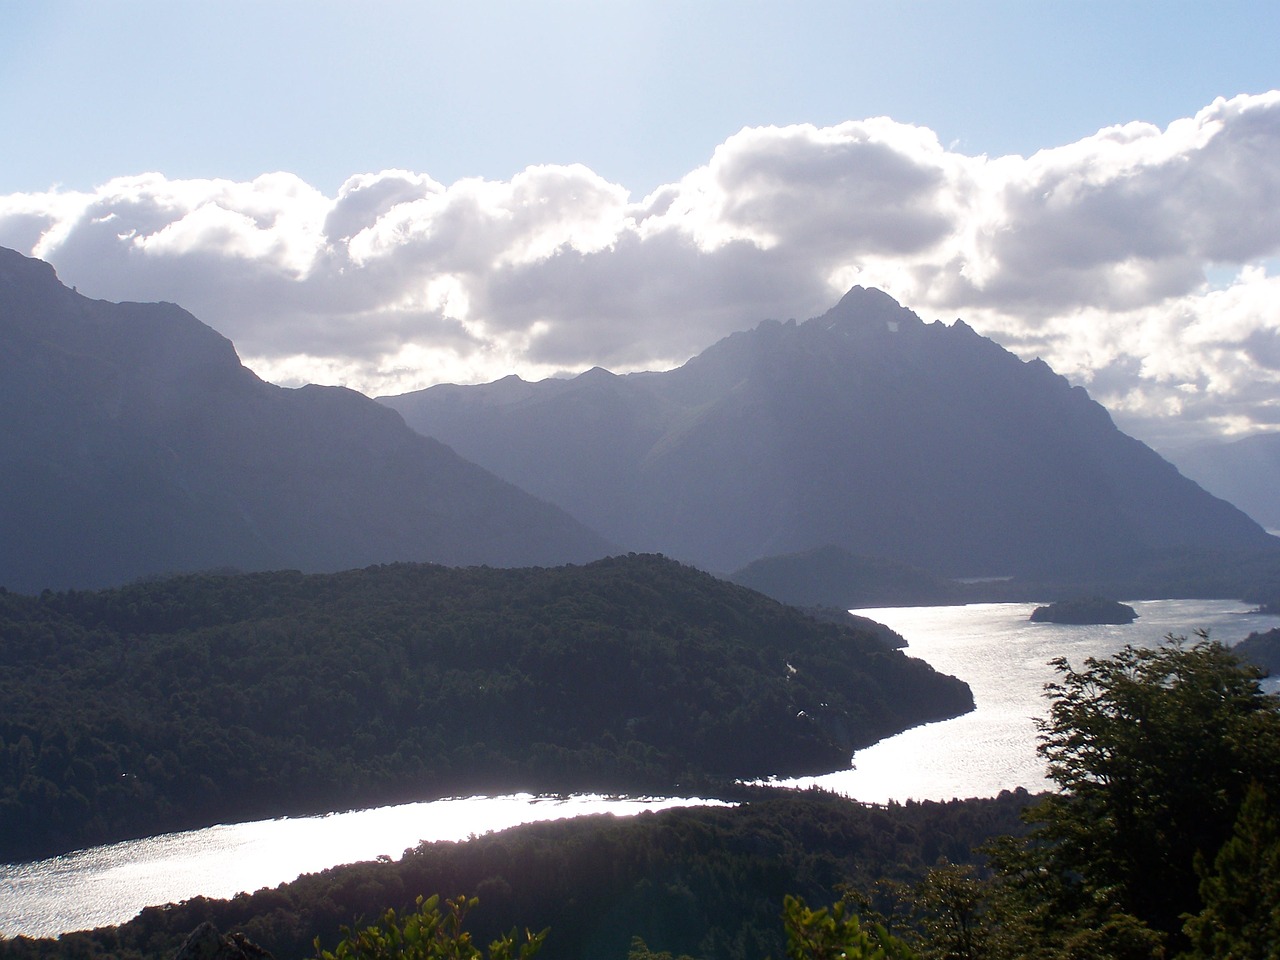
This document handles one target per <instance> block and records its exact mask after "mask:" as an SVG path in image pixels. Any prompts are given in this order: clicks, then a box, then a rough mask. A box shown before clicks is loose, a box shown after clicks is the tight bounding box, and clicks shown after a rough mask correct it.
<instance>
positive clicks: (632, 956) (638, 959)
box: [627, 937, 694, 960]
mask: <svg viewBox="0 0 1280 960" xmlns="http://www.w3.org/2000/svg"><path fill="white" fill-rule="evenodd" d="M627 960H694V958H693V957H691V956H689V955H688V954H687V953H682V954H680V956H678V957H673V956H672V955H671V951H670V950H662V951H654V950H650V949H649V945H648V944H647V943H645V942H644V938H643V937H632V938H631V949H630V950H628V951H627Z"/></svg>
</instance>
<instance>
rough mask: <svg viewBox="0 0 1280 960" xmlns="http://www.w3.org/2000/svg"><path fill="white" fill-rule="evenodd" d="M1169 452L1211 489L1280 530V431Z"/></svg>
mask: <svg viewBox="0 0 1280 960" xmlns="http://www.w3.org/2000/svg"><path fill="white" fill-rule="evenodd" d="M1169 456H1170V459H1171V460H1173V462H1174V463H1176V464H1177V465H1178V468H1179V469H1180V470H1181V471H1182V472H1183V473H1184V474H1186V475H1187V476H1188V477H1190V478H1191V479H1192V480H1194V481H1196V483H1198V484H1200V485H1201V486H1202V487H1204V488H1205V489H1206V490H1208V491H1209V492H1210V493H1212V494H1214V495H1215V496H1219V497H1222V498H1223V499H1224V500H1230V501H1231V502H1232V503H1234V504H1235V505H1236V506H1237V507H1239V508H1240V509H1241V510H1243V511H1244V512H1245V513H1247V514H1249V516H1251V517H1253V519H1255V520H1257V521H1258V522H1259V523H1260V524H1262V525H1263V526H1264V527H1266V528H1267V529H1268V530H1280V433H1260V434H1257V435H1256V436H1252V437H1245V438H1243V439H1241V440H1232V441H1217V442H1207V443H1201V444H1197V445H1196V446H1194V447H1190V448H1188V449H1185V450H1180V451H1177V452H1173V451H1170V453H1169Z"/></svg>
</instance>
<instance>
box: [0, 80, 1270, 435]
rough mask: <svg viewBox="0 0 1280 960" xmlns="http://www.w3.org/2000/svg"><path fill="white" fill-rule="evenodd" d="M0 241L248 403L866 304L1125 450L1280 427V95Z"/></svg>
mask: <svg viewBox="0 0 1280 960" xmlns="http://www.w3.org/2000/svg"><path fill="white" fill-rule="evenodd" d="M0 243H2V244H5V245H8V246H13V247H15V248H17V249H19V250H22V251H23V252H24V253H32V254H35V255H38V256H42V257H44V258H46V259H48V260H50V261H51V262H52V263H53V264H54V265H55V266H56V267H57V268H58V270H59V273H60V275H61V276H62V277H63V279H64V281H66V282H67V283H74V284H76V285H78V287H79V288H80V290H81V291H82V292H85V293H88V294H90V295H92V296H99V297H106V298H111V299H166V300H174V301H177V302H179V303H182V304H183V305H184V306H186V307H188V308H189V309H191V310H192V311H193V312H194V313H196V315H197V316H200V317H201V318H202V319H204V320H205V321H206V322H208V323H210V324H211V325H212V326H214V327H215V328H217V329H218V330H220V331H221V332H223V333H225V334H226V335H227V336H229V337H231V338H232V339H233V340H234V341H235V342H236V344H237V347H238V349H239V350H240V352H241V354H242V355H243V356H244V357H245V358H246V359H247V361H248V362H250V363H251V364H252V365H253V366H254V367H255V369H257V370H258V371H259V372H260V373H261V374H262V375H264V376H266V377H267V378H268V379H276V380H280V381H288V382H296V381H300V380H307V379H310V380H317V381H322V382H344V383H346V384H348V385H350V386H353V387H356V388H358V389H362V390H365V391H366V392H369V393H373V394H376V393H385V392H397V391H403V390H407V389H412V388H415V387H418V386H424V385H426V384H428V383H432V382H437V381H439V380H441V379H450V380H472V381H474V380H483V379H491V378H496V377H499V376H503V375H505V374H507V373H510V372H513V371H514V372H519V373H521V374H522V375H525V376H540V375H546V374H547V373H550V372H554V371H557V370H573V369H582V368H585V367H587V366H590V365H592V364H596V363H599V364H602V365H605V366H609V367H611V368H613V369H637V368H643V367H646V366H652V365H661V364H669V363H674V362H678V361H680V360H683V359H684V358H686V357H687V356H689V355H690V354H692V353H695V352H697V351H698V350H700V349H702V348H703V347H705V346H707V345H709V344H710V343H712V342H713V341H715V340H716V339H718V338H719V337H721V336H723V335H725V334H727V333H729V332H731V331H733V330H737V329H742V328H744V327H747V326H750V325H752V324H754V323H755V322H757V321H758V320H760V319H764V318H766V317H775V318H780V319H782V318H786V317H797V318H804V317H808V316H811V315H814V314H816V313H819V312H821V311H822V310H823V309H825V308H826V307H827V306H829V305H830V304H831V303H833V302H834V301H835V299H836V298H837V297H838V296H839V295H840V293H842V292H843V291H844V289H847V287H848V286H850V285H851V284H853V283H861V284H864V285H872V286H880V287H883V288H884V289H886V290H887V291H888V292H889V293H891V294H892V295H894V296H895V297H897V298H898V299H900V300H901V301H902V302H903V303H904V304H905V305H907V306H909V307H911V308H913V309H915V310H916V311H917V312H919V313H920V314H921V315H922V316H924V317H925V318H926V319H933V318H934V317H943V318H945V319H948V320H949V319H952V318H954V317H958V316H962V317H964V319H965V320H966V321H968V322H969V323H970V324H972V325H973V326H974V327H976V328H977V329H978V330H980V331H981V332H984V333H987V334H989V335H991V336H994V337H995V338H996V339H998V340H1000V341H1001V342H1003V343H1005V344H1006V345H1008V346H1009V347H1010V348H1011V349H1015V350H1017V351H1018V352H1020V353H1021V354H1023V355H1024V356H1032V355H1041V356H1043V357H1044V358H1045V359H1046V360H1047V361H1048V362H1049V363H1050V364H1051V365H1053V366H1054V367H1055V368H1056V369H1058V370H1059V371H1060V372H1062V373H1064V374H1066V375H1067V376H1069V377H1071V378H1072V379H1073V380H1075V381H1076V382H1081V383H1085V384H1087V385H1088V386H1089V387H1090V390H1091V391H1092V392H1094V393H1095V395H1097V396H1098V397H1099V399H1102V400H1103V401H1104V402H1108V403H1109V404H1110V405H1112V407H1113V409H1114V410H1116V412H1117V415H1118V416H1119V417H1121V419H1122V420H1123V421H1124V422H1125V423H1126V424H1127V425H1129V426H1130V427H1131V428H1133V429H1135V430H1137V432H1139V433H1141V432H1142V430H1143V429H1146V430H1148V431H1149V432H1152V433H1154V431H1155V430H1156V428H1157V426H1163V427H1171V426H1174V425H1176V423H1187V424H1191V425H1193V426H1194V425H1196V424H1199V425H1201V426H1203V427H1206V428H1214V429H1228V430H1239V429H1247V428H1249V427H1250V426H1251V425H1252V424H1274V423H1276V422H1277V421H1280V411H1278V410H1277V406H1276V403H1277V401H1276V400H1275V399H1274V398H1275V397H1277V395H1278V394H1280V317H1278V316H1277V306H1276V304H1277V303H1280V277H1278V274H1280V270H1278V269H1277V263H1278V262H1280V261H1278V260H1277V257H1280V93H1271V94H1266V95H1263V96H1255V97H1237V98H1235V99H1232V100H1218V101H1216V102H1214V103H1213V104H1211V105H1209V106H1207V107H1205V108H1204V109H1203V110H1202V111H1200V112H1199V113H1198V114H1196V116H1194V117H1189V118H1185V119H1182V120H1179V121H1177V122H1175V123H1173V124H1171V125H1170V126H1169V127H1168V128H1166V129H1163V130H1161V129H1158V128H1156V127H1154V126H1151V125H1149V124H1142V123H1131V124H1125V125H1122V126H1117V127H1111V128H1108V129H1106V130H1102V131H1100V132H1099V133H1097V134H1096V135H1094V136H1091V137H1088V138H1085V139H1083V140H1080V141H1078V142H1076V143H1072V144H1067V145H1064V146H1060V147H1056V148H1053V149H1047V150H1043V151H1041V152H1039V153H1037V154H1035V155H1033V156H1031V157H1019V156H1008V157H999V158H989V157H981V156H979V157H973V156H966V155H963V154H961V153H958V152H956V150H955V149H954V147H944V146H943V145H942V144H940V143H939V141H938V138H937V136H936V135H935V134H934V133H933V132H932V131H930V130H928V129H925V128H921V127H917V126H909V125H906V124H901V123H896V122H894V121H892V120H889V119H887V118H878V119H872V120H865V121H856V122H848V123H842V124H839V125H836V126H832V127H814V126H809V125H797V126H791V127H766V128H753V129H745V130H743V131H741V132H739V133H737V134H735V135H734V136H732V137H730V138H729V139H728V140H726V141H725V142H724V143H723V144H721V145H720V146H719V147H717V148H716V149H715V151H714V152H713V153H712V155H711V157H710V158H709V160H708V162H707V163H706V165H705V166H703V167H700V168H698V169H696V170H693V171H691V172H690V173H689V174H688V175H687V176H685V177H684V178H682V179H681V180H680V181H678V182H676V183H672V184H668V185H666V186H664V187H662V188H660V189H658V190H657V191H655V192H654V193H653V194H651V195H650V196H648V197H645V198H643V199H639V200H633V199H632V198H631V197H630V196H629V195H628V193H627V191H626V190H625V188H624V187H622V186H619V185H617V184H613V183H609V182H608V181H606V180H604V179H603V178H601V177H599V176H598V175H596V174H595V173H593V172H592V171H591V170H589V169H587V168H585V167H582V166H578V165H571V166H538V167H530V168H529V169H527V170H525V171H523V172H521V173H519V174H517V175H516V176H514V177H512V178H511V179H510V180H509V181H489V180H481V179H464V180H460V181H458V182H456V183H453V184H450V185H444V184H441V183H438V182H436V181H435V180H433V179H432V178H431V177H430V176H428V175H426V174H422V173H414V172H410V171H405V170H387V171H383V172H380V173H369V174H359V175H356V176H353V177H351V178H350V179H348V180H347V182H346V183H344V184H343V185H342V187H341V188H340V190H339V191H338V194H337V196H336V197H327V196H325V195H323V194H322V193H320V192H319V191H317V190H315V189H314V188H312V187H311V186H309V185H308V184H306V183H304V182H302V181H301V180H299V179H298V178H297V177H294V176H292V175H290V174H285V173H275V174H267V175H264V176H261V177H258V178H257V179H255V180H253V181H251V182H247V183H236V182H231V181H223V180H188V181H172V180H168V179H166V178H164V177H163V176H161V175H159V174H144V175H141V176H136V177H124V178H119V179H116V180H112V181H110V182H108V183H106V184H104V185H103V186H101V187H99V188H98V189H96V190H94V191H91V192H82V193H74V192H66V193H64V192H60V191H57V190H53V191H49V192H46V193H39V194H14V195H10V196H5V197H0ZM1209 277H1213V278H1214V279H1215V281H1216V282H1215V283H1214V284H1212V285H1211V284H1210V283H1209V282H1208V280H1207V278H1209ZM1224 277H1225V278H1227V279H1225V280H1223V278H1224ZM1171 417H1174V418H1177V419H1176V421H1175V420H1171V419H1170V418H1171Z"/></svg>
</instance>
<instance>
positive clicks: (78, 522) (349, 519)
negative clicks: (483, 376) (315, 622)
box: [0, 249, 613, 591]
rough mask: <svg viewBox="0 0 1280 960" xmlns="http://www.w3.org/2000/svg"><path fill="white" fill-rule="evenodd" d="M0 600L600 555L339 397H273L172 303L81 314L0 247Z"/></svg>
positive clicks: (513, 496)
mask: <svg viewBox="0 0 1280 960" xmlns="http://www.w3.org/2000/svg"><path fill="white" fill-rule="evenodd" d="M0 345H2V346H3V349H2V350H0V403H2V404H3V408H4V410H5V411H6V418H5V421H4V423H3V424H0V493H3V494H4V496H3V497H2V498H0V499H2V501H3V502H0V544H2V546H0V584H4V585H5V586H6V587H8V588H10V589H13V590H19V591H39V590H41V589H43V588H46V587H50V588H55V589H57V588H63V587H101V586H107V585H111V584H118V583H123V582H127V581H128V580H131V579H135V578H137V577H143V576H150V575H156V574H167V573H176V572H182V571H192V570H201V569H213V568H224V567H233V568H238V569H246V570H259V569H272V568H298V569H301V570H305V571H324V570H337V569H342V568H347V567H358V566H364V565H367V564H369V563H375V562H388V561H394V560H416V561H435V562H443V563H491V564H494V565H498V566H511V565H525V564H539V563H544V564H545V563H552V564H554V563H565V562H571V561H586V560H591V559H595V558H597V557H600V556H603V555H604V554H606V553H609V552H613V547H612V545H611V544H610V543H608V541H606V540H605V539H603V538H602V537H600V536H599V535H597V534H595V533H594V532H592V531H590V530H588V529H586V528H585V527H584V526H583V525H582V524H580V523H579V522H577V521H576V520H573V519H572V518H570V517H569V516H568V515H567V514H566V513H564V511H562V510H560V509H559V508H555V507H553V506H551V505H550V504H547V503H544V502H540V501H538V500H536V498H534V497H531V496H530V495H528V494H526V493H525V492H524V491H521V490H519V489H517V488H516V487H515V486H514V485H512V484H510V483H508V482H507V481H504V480H500V479H499V478H497V477H495V476H493V475H492V474H491V473H489V472H488V471H485V470H483V469H482V468H480V467H478V466H476V465H474V464H471V463H469V462H467V461H465V460H463V459H462V458H461V457H459V456H458V455H457V454H456V453H455V452H454V451H452V450H451V449H449V448H448V447H447V446H445V445H444V444H442V443H441V442H439V441H438V440H434V439H430V438H424V437H421V436H419V435H418V434H416V433H414V432H413V431H411V430H410V429H409V428H408V427H407V426H406V425H405V424H404V422H403V420H402V418H401V417H400V416H399V415H398V414H396V413H395V412H394V411H392V410H390V409H388V408H386V407H385V406H382V405H379V404H376V403H374V402H373V401H372V400H370V399H369V398H367V397H364V396H363V395H361V394H358V393H356V392H355V391H352V390H348V389H346V388H343V387H322V386H315V385H309V386H306V387H302V388H299V389H296V390H290V389H286V388H283V387H278V386H275V385H273V384H269V383H266V382H264V381H262V380H261V379H259V378H258V377H257V376H256V375H255V374H253V373H252V371H250V370H249V369H247V368H246V367H244V366H243V365H242V364H241V363H240V360H239V357H238V356H237V355H236V352H235V348H234V346H233V345H232V344H231V342H230V341H229V340H227V339H226V338H225V337H223V336H222V335H221V334H219V333H217V332H216V331H214V330H213V329H211V328H210V327H208V326H207V325H205V324H203V323H201V322H200V321H199V320H198V319H196V318H195V317H194V316H192V315H191V314H190V313H188V312H187V311H185V310H182V309H181V308H180V307H178V306H176V305H173V304H164V303H157V304H142V303H121V304H115V303H110V302H107V301H101V300H90V299H88V298H86V297H83V296H81V295H80V294H78V293H77V292H75V291H74V290H71V289H69V288H67V287H65V286H63V285H62V284H61V283H60V282H59V281H58V280H57V275H56V273H55V272H54V271H53V269H52V267H50V266H49V265H48V264H45V263H42V262H41V261H38V260H32V259H30V258H27V257H23V256H22V255H21V254H18V253H16V252H14V251H10V250H4V249H0Z"/></svg>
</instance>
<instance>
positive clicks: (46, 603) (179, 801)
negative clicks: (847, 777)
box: [0, 555, 972, 860]
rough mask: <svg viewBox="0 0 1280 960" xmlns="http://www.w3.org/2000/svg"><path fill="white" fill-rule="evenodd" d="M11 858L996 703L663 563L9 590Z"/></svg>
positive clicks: (2, 763) (665, 766) (907, 720)
mask: <svg viewBox="0 0 1280 960" xmlns="http://www.w3.org/2000/svg"><path fill="white" fill-rule="evenodd" d="M0 638H2V639H3V642H2V643H0V860H20V859H32V858H35V857H39V856H43V855H48V854H50V853H54V852H58V851H62V850H66V849H70V848H72V847H75V846H82V845H86V844H92V843H99V842H103V841H106V840H112V839H121V838H125V837H129V836H140V835H150V834H154V833H160V832H166V831H170V830H175V829H181V828H187V827H194V826H201V825H205V824H209V823H214V822H219V821H227V820H246V819H255V818H260V817H269V816H278V815H281V814H286V813H303V812H318V811H323V810H334V809H345V808H351V807H355V806H362V805H363V806H367V805H375V804H380V803H387V802H393V801H399V800H407V799H426V798H430V797H437V796H447V795H456V794H464V793H486V792H507V791H514V790H532V791H567V790H604V791H619V792H623V791H650V792H656V791H661V792H667V793H673V794H676V795H690V794H692V793H694V792H704V793H705V792H708V791H715V790H716V789H717V785H718V784H719V785H723V784H724V783H725V782H727V781H732V780H733V779H736V778H756V777H762V776H765V775H770V774H779V775H800V774H805V773H815V772H820V771H827V770H833V769H838V768H840V767H843V766H846V765H847V764H848V763H849V759H850V756H851V754H852V751H853V750H854V749H856V748H858V747H861V746H865V745H867V744H870V743H872V742H874V741H875V740H878V739H880V738H882V737H885V736H888V735H890V734H893V733H895V732H898V731H899V730H902V729H904V728H906V727H909V726H912V725H915V724H918V723H922V722H926V721H930V720H936V719H941V718H943V717H949V716H954V715H956V714H959V713H962V712H964V711H966V710H968V709H971V707H972V697H971V695H970V693H969V691H968V688H967V687H966V686H965V685H964V684H963V683H961V682H960V681H958V680H955V679H954V678H951V677H945V676H942V675H940V674H938V673H936V672H935V671H933V670H932V669H931V668H930V667H928V666H927V665H925V664H924V663H922V662H920V661H917V660H913V659H910V658H908V657H906V656H905V655H904V654H903V653H901V652H900V651H896V650H892V649H890V648H889V647H888V645H887V644H886V643H885V641H884V640H883V639H881V638H879V637H877V636H876V635H875V634H874V633H872V632H869V631H865V630H859V629H856V628H853V627H849V626H845V625H842V624H839V623H834V622H819V621H818V620H815V619H813V618H810V617H807V616H805V615H803V614H802V613H800V612H799V611H797V610H794V609H792V608H789V607H786V606H783V605H781V604H779V603H777V602H775V601H773V600H770V599H767V598H765V597H763V596H761V595H760V594H757V593H754V592H752V591H750V590H747V589H745V588H742V587H738V586H735V585H733V584H729V583H726V582H724V581H721V580H717V579H715V578H714V577H711V576H709V575H707V574H704V573H701V572H699V571H696V570H694V569H692V568H689V567H686V566H682V565H680V564H678V563H675V562H674V561H671V560H667V559H664V558H662V557H660V556H637V555H631V556H627V557H619V558H614V559H610V560H604V561H599V562H596V563H592V564H588V565H585V566H567V567H558V568H525V569H507V570H499V569H490V568H485V567H477V568H465V569H456V568H446V567H441V566H433V565H413V564H397V565H391V566H380V567H371V568H368V569H365V570H356V571H350V572H346V573H341V574H325V575H305V576H304V575H302V574H298V573H289V572H283V573H262V574H244V575H230V574H229V575H220V576H214V575H209V576H182V577H176V578H172V579H165V580H157V581H153V582H146V583H139V584H135V585H132V586H129V587H125V588H121V589H114V590H105V591H96V592H76V591H68V592H62V593H53V592H49V591H46V592H45V593H43V594H42V595H40V596H39V597H29V596H22V595H18V594H13V593H2V592H0Z"/></svg>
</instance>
